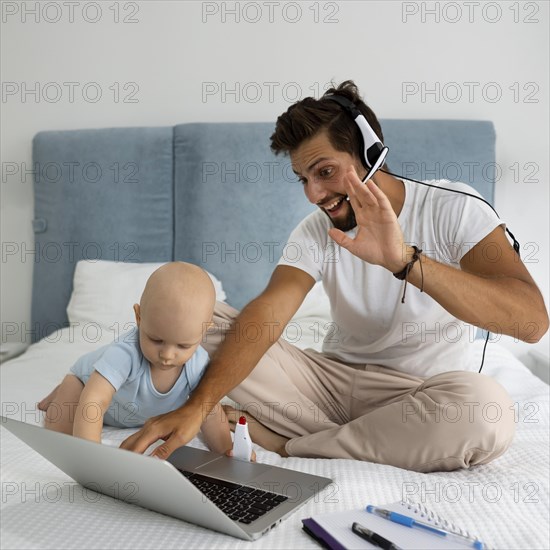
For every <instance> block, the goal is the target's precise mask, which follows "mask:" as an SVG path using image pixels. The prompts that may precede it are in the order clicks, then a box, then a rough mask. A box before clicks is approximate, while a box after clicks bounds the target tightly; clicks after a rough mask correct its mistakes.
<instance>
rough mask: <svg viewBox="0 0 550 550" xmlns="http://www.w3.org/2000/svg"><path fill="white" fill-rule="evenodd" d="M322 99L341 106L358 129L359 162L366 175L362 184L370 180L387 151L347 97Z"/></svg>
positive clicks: (330, 96)
mask: <svg viewBox="0 0 550 550" xmlns="http://www.w3.org/2000/svg"><path fill="white" fill-rule="evenodd" d="M323 99H330V100H331V101H336V103H338V104H339V105H341V106H342V107H343V108H344V109H345V110H346V111H347V112H348V113H349V114H350V115H351V117H352V118H353V120H354V121H355V123H356V124H357V126H358V127H359V130H360V132H361V136H362V137H363V143H362V153H363V154H362V157H361V162H362V163H363V166H364V167H365V168H366V170H367V175H366V176H365V177H364V178H363V183H364V182H365V181H367V180H369V179H371V178H372V176H374V174H375V173H376V171H377V170H378V169H379V168H380V167H381V166H382V164H384V160H385V159H386V156H387V154H388V151H389V149H388V148H387V147H386V146H385V145H384V144H383V143H382V142H381V141H380V138H379V137H378V136H377V135H376V133H375V132H374V130H373V129H372V128H371V126H370V124H369V123H368V122H367V119H366V118H365V116H364V115H363V113H361V111H359V109H358V108H357V107H356V105H355V103H353V101H350V100H349V99H348V98H347V97H344V96H342V95H336V94H328V95H324V96H323Z"/></svg>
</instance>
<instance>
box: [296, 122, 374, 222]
mask: <svg viewBox="0 0 550 550" xmlns="http://www.w3.org/2000/svg"><path fill="white" fill-rule="evenodd" d="M290 159H291V162H292V169H293V170H294V172H295V173H296V175H297V176H298V178H299V180H300V181H301V182H302V184H303V186H304V192H305V194H306V197H307V198H308V200H309V202H311V203H313V204H315V205H317V206H318V207H319V208H320V209H321V210H322V211H323V212H324V213H325V214H326V215H327V216H328V217H329V218H330V221H331V222H332V224H333V225H334V227H336V228H337V229H340V230H342V231H349V230H350V229H353V228H354V227H355V226H356V225H357V223H356V221H355V213H354V212H353V208H352V207H351V204H350V202H349V201H347V200H346V198H347V193H346V190H345V187H344V174H345V173H346V171H347V170H348V168H349V166H354V167H355V170H356V172H358V174H360V173H361V171H362V170H363V168H362V167H361V165H360V163H358V161H356V160H355V159H354V157H352V155H350V154H349V153H344V152H342V151H337V150H336V149H334V147H333V146H332V145H331V143H330V140H329V138H328V134H327V133H326V132H320V133H318V134H316V135H315V136H313V137H312V138H310V139H309V140H307V141H305V142H304V143H302V145H300V146H299V147H298V148H297V149H296V150H295V151H293V152H292V153H290Z"/></svg>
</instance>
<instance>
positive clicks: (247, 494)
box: [179, 470, 288, 524]
mask: <svg viewBox="0 0 550 550" xmlns="http://www.w3.org/2000/svg"><path fill="white" fill-rule="evenodd" d="M179 471H180V472H181V473H182V474H183V475H184V476H185V477H186V478H187V479H188V480H189V481H190V482H191V483H192V484H193V485H194V486H195V487H197V489H199V490H200V491H201V492H202V493H204V494H205V495H206V496H207V497H208V499H209V500H211V501H212V502H213V503H214V504H215V505H216V506H217V507H218V508H219V509H220V510H221V511H222V512H224V513H225V514H226V515H227V516H229V517H230V518H231V519H232V520H233V521H238V522H240V523H245V524H249V523H252V522H253V521H255V520H257V519H258V518H260V517H261V516H263V515H264V514H266V513H267V512H269V511H270V510H273V508H275V506H278V505H279V504H281V503H283V502H285V500H287V499H288V497H285V496H283V495H277V494H275V493H270V492H269V491H262V490H260V489H255V488H254V487H247V486H246V485H239V484H238V483H231V482H230V481H223V480H221V479H216V478H213V477H206V476H203V475H200V474H195V473H193V472H186V471H184V470H179Z"/></svg>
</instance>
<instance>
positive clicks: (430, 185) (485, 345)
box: [379, 168, 521, 374]
mask: <svg viewBox="0 0 550 550" xmlns="http://www.w3.org/2000/svg"><path fill="white" fill-rule="evenodd" d="M379 170H380V172H384V174H389V175H390V176H394V177H395V178H403V179H406V180H409V181H414V182H415V183H419V184H420V185H425V186H426V187H433V188H434V189H443V190H445V191H450V192H451V193H460V194H461V195H467V196H468V197H473V198H474V199H479V200H480V201H482V202H484V203H485V204H486V205H488V206H489V207H490V208H491V210H492V211H493V212H494V213H495V214H496V215H497V217H498V218H499V219H500V216H499V215H498V212H497V211H496V210H495V209H494V208H493V205H492V204H491V203H490V202H487V201H486V200H485V199H484V198H483V197H478V196H477V195H474V194H472V193H466V191H459V190H458V189H449V188H448V187H442V186H440V185H432V184H431V183H426V182H425V181H418V180H415V179H412V178H406V177H405V176H400V175H399V174H394V173H393V172H390V171H389V170H384V169H383V168H379ZM506 233H508V235H510V237H511V238H512V241H514V244H513V247H514V250H515V251H516V254H517V255H518V256H519V257H521V255H520V253H519V248H520V245H519V242H518V241H517V240H516V238H515V237H514V235H513V233H512V232H511V231H510V230H509V229H508V228H507V227H506ZM490 334H491V333H490V332H489V331H487V338H485V344H484V345H483V355H482V356H481V365H480V366H479V371H478V374H479V373H480V372H481V369H482V368H483V363H484V361H485V350H486V349H487V343H488V342H489V335H490Z"/></svg>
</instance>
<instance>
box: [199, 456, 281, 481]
mask: <svg viewBox="0 0 550 550" xmlns="http://www.w3.org/2000/svg"><path fill="white" fill-rule="evenodd" d="M271 468H272V466H270V465H268V464H258V463H257V462H245V461H243V460H237V459H235V458H229V457H227V456H221V457H220V458H219V459H217V460H213V461H212V462H209V463H208V464H205V465H204V466H200V467H199V468H197V469H195V472H196V473H197V474H202V475H205V476H212V477H216V478H218V479H223V480H225V481H232V482H234V483H246V482H250V481H252V480H253V479H254V478H256V477H258V476H259V475H261V474H264V473H265V472H267V471H269V470H271Z"/></svg>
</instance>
